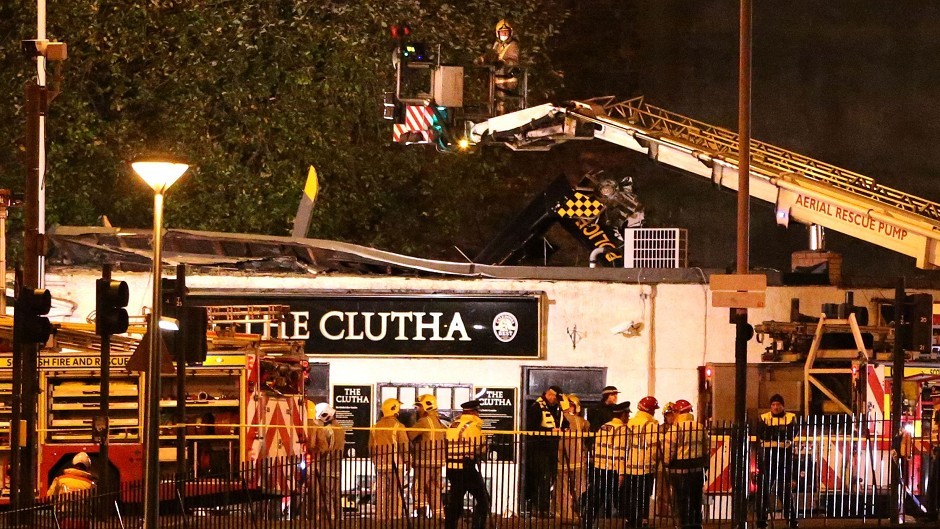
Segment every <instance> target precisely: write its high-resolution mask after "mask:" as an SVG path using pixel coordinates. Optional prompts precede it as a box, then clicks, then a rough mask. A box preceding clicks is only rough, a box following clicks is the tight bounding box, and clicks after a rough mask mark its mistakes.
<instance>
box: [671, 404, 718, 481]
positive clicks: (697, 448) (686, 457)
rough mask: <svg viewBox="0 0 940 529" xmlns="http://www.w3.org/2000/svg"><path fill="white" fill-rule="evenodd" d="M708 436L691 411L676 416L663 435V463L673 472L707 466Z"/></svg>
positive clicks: (679, 472)
mask: <svg viewBox="0 0 940 529" xmlns="http://www.w3.org/2000/svg"><path fill="white" fill-rule="evenodd" d="M709 443H710V441H709V436H708V432H707V431H706V430H705V427H704V426H702V425H701V424H699V423H697V422H695V417H693V416H692V414H691V413H683V414H680V415H679V416H678V417H676V423H675V424H673V425H672V426H670V427H669V430H667V431H666V433H665V435H663V465H665V467H666V468H667V469H668V470H669V472H671V473H674V474H682V473H686V472H689V471H691V470H701V469H702V468H705V467H707V466H708V456H709V453H708V450H709V448H710V447H709Z"/></svg>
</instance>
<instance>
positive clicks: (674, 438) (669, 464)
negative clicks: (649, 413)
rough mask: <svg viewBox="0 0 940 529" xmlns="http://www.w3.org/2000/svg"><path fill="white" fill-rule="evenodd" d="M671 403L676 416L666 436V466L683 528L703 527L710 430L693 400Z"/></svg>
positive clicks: (680, 400)
mask: <svg viewBox="0 0 940 529" xmlns="http://www.w3.org/2000/svg"><path fill="white" fill-rule="evenodd" d="M671 405H672V415H673V416H674V417H675V418H674V420H673V424H672V425H671V426H670V427H669V429H668V430H667V431H666V434H665V435H664V436H663V465H664V466H665V467H666V475H667V476H668V478H669V484H670V486H671V488H672V495H673V505H674V509H675V512H676V516H677V518H678V520H679V527H681V528H690V529H701V527H702V487H703V486H704V485H705V468H706V467H707V466H708V455H709V454H708V450H709V437H708V432H706V430H705V428H704V427H703V426H702V425H701V424H699V423H698V422H696V421H695V417H694V416H693V415H692V403H690V402H689V401H687V400H685V399H679V400H677V401H676V402H675V403H671Z"/></svg>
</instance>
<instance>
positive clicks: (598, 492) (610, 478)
mask: <svg viewBox="0 0 940 529" xmlns="http://www.w3.org/2000/svg"><path fill="white" fill-rule="evenodd" d="M612 411H613V412H614V417H613V418H612V419H611V420H609V421H608V422H607V423H606V424H604V425H602V426H601V427H600V428H599V429H598V430H597V433H596V434H595V437H594V460H593V463H592V465H591V468H590V478H589V483H588V490H587V493H586V494H585V496H584V503H583V504H582V509H581V528H582V529H594V528H595V524H596V523H597V519H598V517H599V516H600V515H601V514H603V510H604V505H605V503H606V502H607V500H608V499H609V498H611V497H612V496H614V495H616V494H617V490H618V488H619V487H620V485H621V484H623V480H624V476H625V474H626V470H627V421H628V420H629V419H630V403H629V402H621V403H620V404H616V405H614V406H613V410H612Z"/></svg>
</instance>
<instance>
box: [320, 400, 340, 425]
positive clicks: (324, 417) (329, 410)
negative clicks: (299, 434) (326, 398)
mask: <svg viewBox="0 0 940 529" xmlns="http://www.w3.org/2000/svg"><path fill="white" fill-rule="evenodd" d="M316 413H317V419H320V420H321V421H323V422H329V421H332V420H333V417H334V416H336V410H334V409H333V407H332V406H330V405H329V404H327V403H325V402H321V403H320V404H317V409H316Z"/></svg>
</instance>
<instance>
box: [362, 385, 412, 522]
mask: <svg viewBox="0 0 940 529" xmlns="http://www.w3.org/2000/svg"><path fill="white" fill-rule="evenodd" d="M399 413H401V402H399V400H398V399H385V400H384V401H383V402H382V418H381V419H379V421H378V422H376V423H375V424H374V425H373V426H372V430H371V431H370V432H369V455H370V457H371V459H372V463H373V464H374V465H375V473H376V477H375V487H374V488H373V491H374V493H375V515H376V517H377V518H378V519H379V520H389V519H394V518H401V517H402V509H403V508H404V499H405V489H404V486H403V484H404V475H405V472H406V471H407V465H408V462H409V454H408V434H407V433H405V425H403V424H402V423H401V421H399V420H398V414H399Z"/></svg>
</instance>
